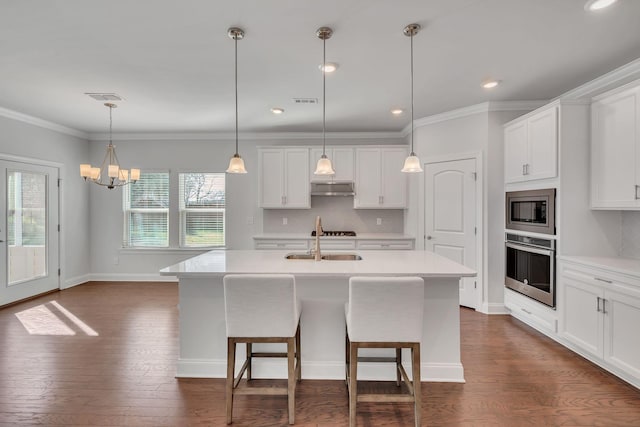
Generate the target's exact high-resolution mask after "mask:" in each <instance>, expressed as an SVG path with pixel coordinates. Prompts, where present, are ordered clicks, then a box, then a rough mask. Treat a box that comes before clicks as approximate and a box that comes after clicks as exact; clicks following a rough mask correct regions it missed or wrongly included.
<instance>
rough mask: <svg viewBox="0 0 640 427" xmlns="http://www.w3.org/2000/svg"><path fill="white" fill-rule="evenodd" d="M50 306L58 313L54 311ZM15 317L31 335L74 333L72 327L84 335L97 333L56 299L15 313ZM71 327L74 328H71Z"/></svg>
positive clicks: (94, 335)
mask: <svg viewBox="0 0 640 427" xmlns="http://www.w3.org/2000/svg"><path fill="white" fill-rule="evenodd" d="M50 308H53V309H54V311H56V312H57V313H59V314H56V313H54V311H52V310H51V309H50ZM16 317H17V318H18V320H20V322H21V323H22V325H23V326H24V327H25V329H26V330H27V332H29V334H31V335H76V331H75V330H74V329H76V330H77V329H79V330H80V331H78V332H84V333H85V334H86V335H89V336H92V337H96V336H98V333H97V332H96V331H94V330H93V329H92V328H91V327H90V326H89V325H87V324H86V323H84V322H83V321H82V320H80V319H78V317H76V316H75V315H74V314H73V313H71V312H70V311H69V310H67V309H66V308H64V307H63V306H62V305H60V303H58V302H57V301H50V302H47V303H45V304H40V305H37V306H35V307H32V308H29V309H27V310H24V311H21V312H19V313H16ZM72 327H75V328H73V329H72Z"/></svg>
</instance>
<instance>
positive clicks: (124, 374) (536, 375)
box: [0, 283, 640, 427]
mask: <svg viewBox="0 0 640 427" xmlns="http://www.w3.org/2000/svg"><path fill="white" fill-rule="evenodd" d="M176 304H177V286H176V285H175V284H167V283H115V284H113V283H89V284H85V285H81V286H78V287H75V288H72V289H69V290H66V291H62V292H56V293H53V294H49V295H47V296H45V297H41V298H39V299H35V300H32V301H28V302H25V303H21V304H18V305H15V306H12V307H7V308H4V309H2V310H0V426H16V425H49V426H53V425H56V426H76V425H83V426H89V425H91V426H94V425H104V426H122V425H136V426H138V425H140V426H191V425H197V426H223V425H225V419H224V380H221V379H215V380H211V379H183V380H177V379H175V378H174V377H173V375H174V370H175V360H176V358H177V340H178V333H177V314H178V313H177V307H176ZM65 313H66V314H65ZM73 316H75V318H76V319H74V318H73ZM460 316H461V321H462V357H463V363H464V366H465V376H466V379H467V383H466V384H446V383H423V384H422V393H423V406H422V408H423V421H424V425H427V426H509V427H514V426H607V427H610V426H636V427H638V426H640V391H639V390H637V389H635V388H633V387H631V386H629V385H627V384H626V383H624V382H623V381H621V380H619V379H617V378H616V377H614V376H612V375H610V374H608V373H607V372H605V371H603V370H601V369H600V368H598V367H596V366H594V365H593V364H591V363H590V362H588V361H586V360H584V359H582V358H581V357H579V356H577V355H575V354H574V353H572V352H570V351H569V350H566V349H565V348H563V347H562V346H560V345H559V344H557V343H555V342H553V341H552V340H550V339H548V338H546V337H544V336H542V335H541V334H539V333H537V332H536V331H534V330H533V329H531V328H529V327H527V326H525V325H524V324H522V323H520V322H519V321H517V320H514V319H512V318H510V317H508V316H485V315H482V314H478V313H475V312H473V311H471V310H466V309H462V310H461V312H460ZM56 319H57V320H56ZM72 319H74V320H75V322H74V320H72ZM81 322H84V323H81ZM25 325H28V326H29V327H30V328H31V330H32V332H35V333H34V334H29V332H28V331H27V329H26V327H25ZM203 327H205V328H206V325H203ZM36 333H43V334H45V335H38V334H36ZM95 334H97V335H95ZM303 334H304V331H303ZM362 387H366V388H371V387H373V388H376V387H377V388H380V389H383V388H385V387H386V385H383V386H379V387H378V386H371V385H369V384H363V385H362ZM234 414H235V417H234V424H233V425H235V426H252V427H255V426H284V425H286V422H287V415H286V401H285V398H284V397H264V396H262V397H258V396H240V397H239V398H238V400H237V403H236V405H235V411H234ZM347 420H348V408H347V395H346V390H345V386H344V383H343V382H341V381H310V380H303V381H302V383H300V386H299V388H298V393H297V403H296V425H298V426H346V425H347ZM358 423H359V424H358V425H360V426H410V425H413V415H412V410H411V408H410V406H409V405H403V404H375V405H374V404H361V405H360V408H359V411H358Z"/></svg>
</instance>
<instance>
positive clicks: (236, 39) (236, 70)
mask: <svg viewBox="0 0 640 427" xmlns="http://www.w3.org/2000/svg"><path fill="white" fill-rule="evenodd" d="M233 40H234V44H235V85H236V153H235V156H236V157H237V156H238V36H237V35H236V36H235V37H234V38H233Z"/></svg>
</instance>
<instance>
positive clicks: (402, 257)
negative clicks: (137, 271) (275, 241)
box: [160, 250, 476, 277]
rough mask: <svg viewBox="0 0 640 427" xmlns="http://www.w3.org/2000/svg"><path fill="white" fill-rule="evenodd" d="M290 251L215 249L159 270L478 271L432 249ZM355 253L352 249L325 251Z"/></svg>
mask: <svg viewBox="0 0 640 427" xmlns="http://www.w3.org/2000/svg"><path fill="white" fill-rule="evenodd" d="M289 253H291V251H260V250H228V251H223V250H214V251H210V252H207V253H204V254H202V255H198V256H196V257H193V258H190V259H188V260H185V261H183V262H180V263H178V264H175V265H172V266H170V267H166V268H163V269H162V270H160V274H161V275H163V276H178V277H206V276H221V275H225V274H231V273H237V274H247V273H254V274H263V273H280V274H283V273H284V274H295V275H298V276H356V275H363V276H373V275H388V276H390V275H393V276H421V277H473V276H475V275H476V272H475V271H473V270H471V269H470V268H467V267H465V266H464V265H461V264H458V263H456V262H453V261H451V260H449V259H447V258H444V257H442V256H440V255H437V254H435V253H433V252H429V251H393V250H370V251H367V250H359V251H357V253H358V254H359V255H360V256H362V260H360V261H326V260H323V261H314V260H287V259H285V255H287V254H289ZM326 253H353V251H346V252H345V251H326Z"/></svg>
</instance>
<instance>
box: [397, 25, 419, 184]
mask: <svg viewBox="0 0 640 427" xmlns="http://www.w3.org/2000/svg"><path fill="white" fill-rule="evenodd" d="M418 31H420V25H418V24H409V25H407V26H406V27H404V35H405V36H407V37H409V38H410V39H411V154H409V157H407V158H406V159H405V161H404V167H403V168H402V172H406V173H416V172H422V166H421V165H420V159H419V158H418V156H416V153H415V152H414V151H413V36H414V35H416V34H418Z"/></svg>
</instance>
